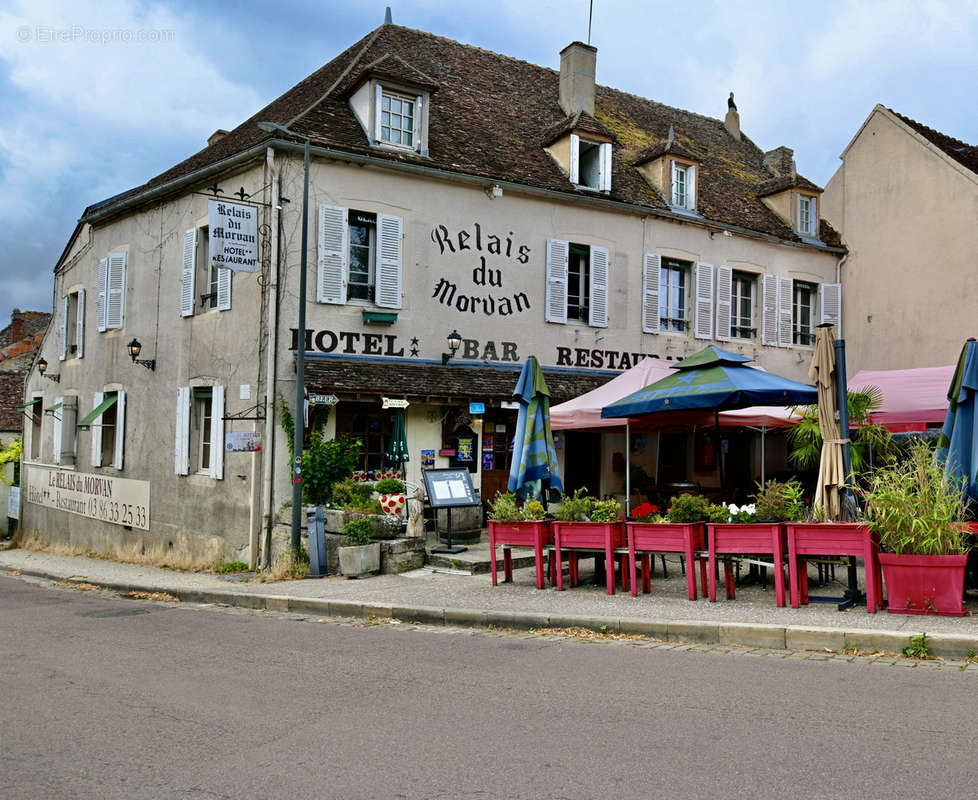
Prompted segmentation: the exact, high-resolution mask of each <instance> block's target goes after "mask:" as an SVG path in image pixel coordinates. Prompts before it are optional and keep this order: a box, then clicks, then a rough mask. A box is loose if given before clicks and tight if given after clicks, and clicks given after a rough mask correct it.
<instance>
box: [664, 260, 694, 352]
mask: <svg viewBox="0 0 978 800" xmlns="http://www.w3.org/2000/svg"><path fill="white" fill-rule="evenodd" d="M692 270H693V264H692V262H691V261H682V260H681V259H678V258H662V260H661V264H660V267H659V331H660V332H662V333H682V334H686V333H688V332H689V322H690V320H689V284H690V276H691V275H692ZM674 275H675V276H678V277H679V279H680V280H679V284H680V285H679V286H678V287H674V286H673V282H672V280H671V278H672V276H674ZM674 288H676V289H678V290H679V292H680V293H681V295H680V296H681V298H682V299H681V301H680V304H679V305H678V306H676V307H675V308H673V307H672V291H673V289H674ZM676 311H678V312H680V313H679V314H678V315H674V314H672V313H670V312H676Z"/></svg>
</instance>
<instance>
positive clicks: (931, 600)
mask: <svg viewBox="0 0 978 800" xmlns="http://www.w3.org/2000/svg"><path fill="white" fill-rule="evenodd" d="M879 558H880V564H881V565H882V567H883V580H884V582H885V583H886V599H887V609H886V610H887V611H889V612H890V613H891V614H938V615H940V616H944V617H963V616H964V614H965V610H964V571H965V567H966V566H967V564H968V556H967V554H965V555H961V556H912V555H895V554H894V553H880V556H879Z"/></svg>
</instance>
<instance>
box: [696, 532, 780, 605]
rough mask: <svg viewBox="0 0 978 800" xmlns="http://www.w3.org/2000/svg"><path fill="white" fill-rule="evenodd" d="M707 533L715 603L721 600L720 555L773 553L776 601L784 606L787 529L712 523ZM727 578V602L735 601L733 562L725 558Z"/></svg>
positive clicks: (711, 597) (712, 600)
mask: <svg viewBox="0 0 978 800" xmlns="http://www.w3.org/2000/svg"><path fill="white" fill-rule="evenodd" d="M706 532H707V551H708V556H707V558H708V561H709V564H708V569H707V572H708V579H709V587H710V592H709V595H710V602H711V603H715V602H716V599H717V573H716V562H717V556H721V557H722V556H724V555H729V556H734V555H751V554H755V553H763V554H766V553H770V554H771V555H772V556H773V558H774V594H775V602H776V603H777V604H778V606H779V607H781V606H784V560H783V557H784V526H783V525H782V524H781V523H780V522H753V523H738V522H729V523H727V522H723V523H715V522H711V523H709V524H708V525H707V526H706ZM723 575H724V585H725V586H726V589H727V599H728V600H733V599H734V598H735V597H736V595H737V590H736V586H735V585H734V577H733V568H732V567H731V565H730V560H729V559H724V563H723Z"/></svg>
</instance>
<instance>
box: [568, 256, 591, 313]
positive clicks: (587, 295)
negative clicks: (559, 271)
mask: <svg viewBox="0 0 978 800" xmlns="http://www.w3.org/2000/svg"><path fill="white" fill-rule="evenodd" d="M575 256H576V257H577V259H578V261H577V262H576V265H577V269H575V267H574V264H575V261H574V259H575ZM581 259H583V262H584V263H583V268H581ZM572 276H574V277H576V279H577V282H578V293H577V294H576V295H572V294H571V278H572ZM572 296H574V297H576V299H577V301H578V302H577V303H572V302H571V297H572ZM572 308H573V309H576V314H573V313H571V309H572ZM590 312H591V248H590V247H589V246H588V245H582V244H575V243H573V242H571V243H570V246H569V247H568V249H567V320H568V322H569V321H570V320H576V321H579V322H583V323H584V324H588V321H589V319H590Z"/></svg>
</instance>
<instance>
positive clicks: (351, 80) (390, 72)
mask: <svg viewBox="0 0 978 800" xmlns="http://www.w3.org/2000/svg"><path fill="white" fill-rule="evenodd" d="M371 77H375V78H381V79H384V78H387V79H389V80H393V81H398V82H400V83H404V84H408V85H410V86H416V87H418V88H419V89H427V90H428V91H429V92H435V91H437V90H438V82H437V81H436V80H434V79H432V78H429V77H428V76H427V75H425V74H424V73H423V72H420V71H419V70H416V69H415V68H414V67H412V66H411V65H410V64H408V63H407V62H406V61H405V60H404V59H403V58H401V57H400V56H396V55H391V54H390V53H386V54H385V55H383V56H381V57H380V58H378V59H377V60H376V61H374V62H372V63H370V64H367V65H366V66H364V67H362V68H361V69H355V70H353V71H352V72H351V73H350V75H349V77H348V78H347V79H346V80H345V81H343V83H342V84H341V86H340V87H339V88H338V89H337V94H339V95H340V96H345V95H347V94H349V93H350V92H351V91H353V90H354V89H356V88H357V87H358V86H359V85H360V84H361V83H362V82H363V81H364V80H366V79H367V78H371Z"/></svg>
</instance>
